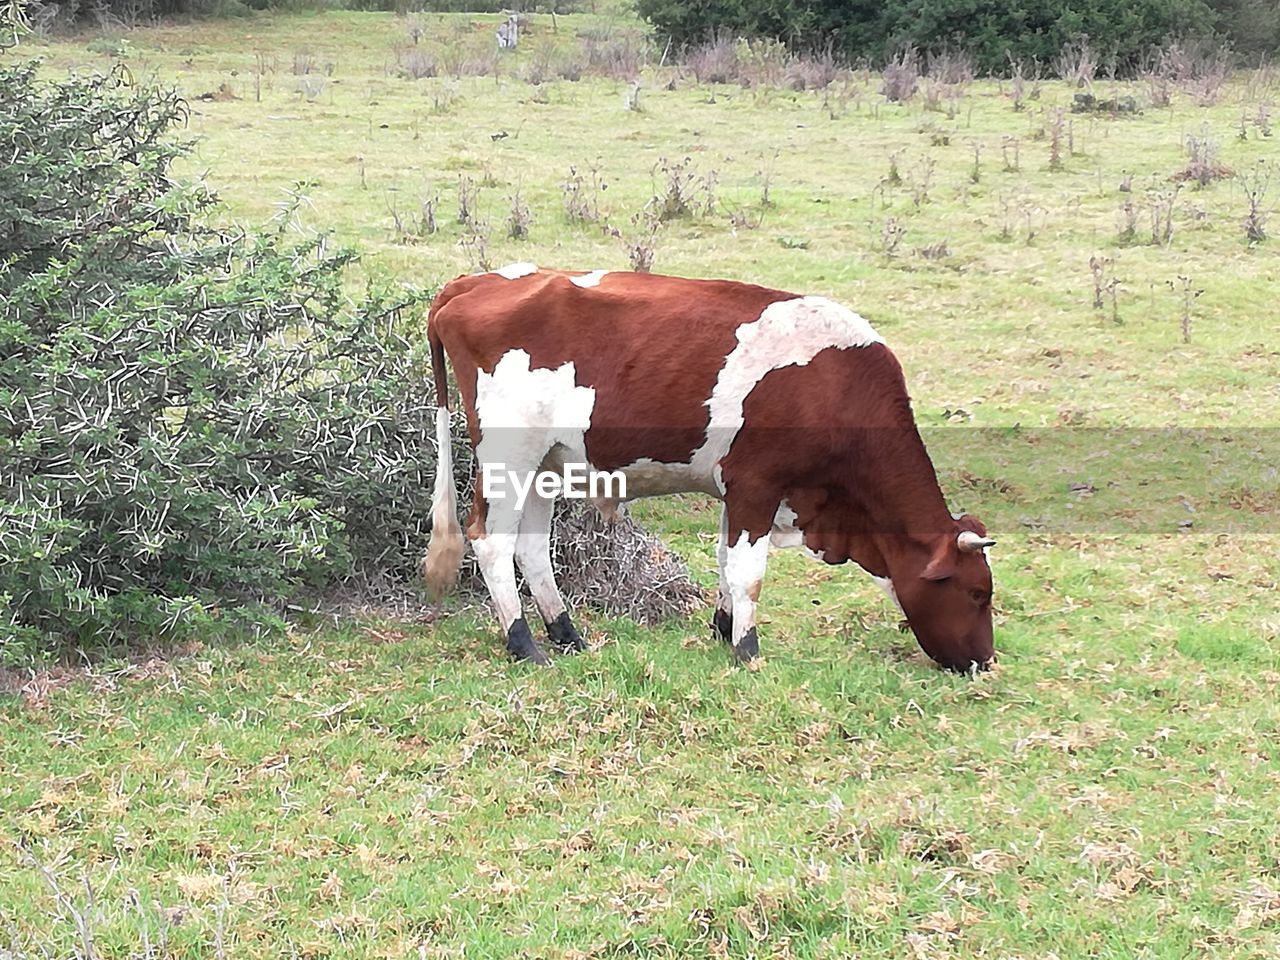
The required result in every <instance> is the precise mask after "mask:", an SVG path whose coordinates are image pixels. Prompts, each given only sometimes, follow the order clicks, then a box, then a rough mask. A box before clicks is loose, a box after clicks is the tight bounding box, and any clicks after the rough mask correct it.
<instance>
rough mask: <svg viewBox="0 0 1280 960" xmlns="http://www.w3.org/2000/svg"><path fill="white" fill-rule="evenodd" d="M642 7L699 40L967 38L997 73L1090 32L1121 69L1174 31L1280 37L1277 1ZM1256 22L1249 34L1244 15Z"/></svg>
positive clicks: (722, 1) (1050, 54)
mask: <svg viewBox="0 0 1280 960" xmlns="http://www.w3.org/2000/svg"><path fill="white" fill-rule="evenodd" d="M636 8H637V10H638V11H639V13H640V15H641V16H642V17H644V18H645V19H646V20H648V21H649V22H650V23H651V24H653V25H654V27H656V28H657V29H658V31H659V32H660V33H662V34H665V35H667V36H670V37H672V38H673V39H674V40H675V42H677V43H680V44H697V43H702V42H705V41H708V40H710V39H713V38H714V37H716V36H717V35H719V34H723V33H727V34H729V35H731V36H734V37H748V38H757V37H766V38H773V39H778V40H785V41H786V42H787V43H789V44H790V45H791V46H792V47H793V48H794V49H798V50H815V49H822V48H824V47H825V46H826V45H827V44H831V45H832V49H833V50H834V51H836V52H837V53H838V54H840V55H842V56H843V57H845V58H848V59H854V58H858V57H870V58H872V59H876V60H881V61H883V60H885V59H887V58H888V57H889V56H890V55H891V54H892V53H893V52H894V51H895V50H897V49H900V48H901V47H902V46H904V45H912V46H915V47H917V48H919V49H920V50H922V51H926V52H935V51H940V50H943V49H947V48H951V49H955V48H956V45H957V44H958V45H959V46H960V47H962V48H964V49H965V50H968V51H970V52H971V53H972V56H973V58H974V61H975V64H976V66H977V67H978V68H979V69H981V70H984V71H986V72H988V73H994V72H998V71H1000V70H1002V69H1003V68H1004V66H1005V64H1006V63H1008V62H1009V59H1010V58H1012V59H1013V60H1014V61H1017V62H1028V63H1029V62H1033V61H1037V60H1038V61H1039V62H1041V63H1050V62H1052V61H1053V60H1054V58H1055V57H1056V56H1057V55H1058V54H1059V52H1060V51H1062V50H1063V49H1064V48H1066V47H1067V46H1068V45H1070V44H1073V43H1076V44H1078V43H1079V41H1080V40H1081V38H1083V37H1088V38H1089V40H1090V41H1091V42H1092V44H1093V46H1094V48H1095V49H1098V50H1103V51H1106V52H1107V53H1108V54H1110V55H1114V57H1115V59H1116V62H1117V64H1118V66H1119V67H1120V68H1121V69H1129V68H1132V67H1134V66H1136V65H1137V63H1138V62H1139V60H1140V59H1141V57H1142V56H1143V54H1144V52H1145V51H1147V50H1149V49H1151V48H1152V47H1155V46H1157V45H1159V44H1161V43H1164V42H1165V41H1167V40H1169V39H1170V38H1173V37H1183V38H1208V37H1222V36H1229V37H1231V38H1233V39H1234V40H1235V41H1236V42H1237V45H1238V46H1239V47H1240V48H1241V49H1245V48H1247V49H1248V50H1249V51H1250V52H1255V53H1256V52H1265V51H1268V50H1270V51H1275V50H1276V48H1277V46H1280V11H1278V8H1277V7H1276V4H1275V3H1274V0H1044V2H1042V3H1036V4H1030V5H1022V6H1018V5H1011V4H1008V3H1002V2H998V0H930V2H928V3H921V2H919V0H886V2H884V3H876V4H871V3H850V2H829V0H708V2H705V3H696V4H695V3H685V2H684V0H637V3H636ZM1246 22H1247V23H1250V24H1253V25H1254V26H1253V28H1252V29H1251V30H1250V31H1249V32H1248V33H1247V34H1242V33H1241V31H1240V24H1242V23H1246Z"/></svg>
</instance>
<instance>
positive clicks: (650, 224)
mask: <svg viewBox="0 0 1280 960" xmlns="http://www.w3.org/2000/svg"><path fill="white" fill-rule="evenodd" d="M631 227H632V233H631V234H630V235H629V236H628V235H624V234H623V233H622V232H621V231H620V230H618V229H616V228H614V227H610V228H608V231H607V232H608V233H610V234H611V235H612V236H614V237H616V238H617V239H618V240H620V241H621V242H622V248H623V250H625V251H626V254H627V262H628V263H629V264H630V265H631V269H632V270H634V271H635V272H636V273H650V272H652V271H653V263H654V258H655V257H656V255H657V251H658V237H659V234H660V233H661V231H662V227H663V220H662V218H661V217H660V216H659V215H658V213H657V212H656V211H655V210H654V209H653V206H652V204H648V205H646V206H645V208H644V209H643V210H641V211H640V212H639V213H636V214H633V215H632V216H631Z"/></svg>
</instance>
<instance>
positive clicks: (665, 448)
mask: <svg viewBox="0 0 1280 960" xmlns="http://www.w3.org/2000/svg"><path fill="white" fill-rule="evenodd" d="M574 275H577V274H572V273H569V272H566V271H554V270H540V271H539V272H537V273H535V274H531V275H529V276H527V277H520V278H519V279H516V280H504V279H502V278H501V277H498V276H496V275H493V274H480V275H478V276H465V277H459V278H457V279H456V280H453V281H451V282H449V283H448V284H446V285H445V288H444V289H443V290H442V291H441V292H440V294H439V296H438V297H437V298H436V301H435V303H434V304H433V305H432V310H431V321H430V322H431V327H432V330H433V333H434V335H435V336H438V337H439V338H440V339H441V341H443V343H444V346H445V348H446V350H447V351H448V354H449V359H450V361H451V363H452V364H453V369H454V375H455V377H456V379H457V382H458V388H459V390H460V392H461V393H462V396H463V399H464V401H465V405H466V410H467V425H468V427H469V429H470V432H471V439H472V442H473V443H477V442H478V441H479V425H478V423H477V422H476V418H475V415H474V410H475V396H476V378H477V371H479V370H485V371H487V372H488V371H492V370H493V369H494V367H496V366H497V364H498V361H499V360H501V359H502V356H503V355H504V354H505V353H507V352H508V351H510V350H517V349H518V350H524V351H525V352H526V353H528V354H529V357H530V366H531V367H532V368H534V369H538V368H543V369H555V368H557V367H560V366H563V365H564V364H566V363H570V362H572V363H573V364H574V369H575V374H576V377H575V379H576V380H577V382H578V383H579V384H584V385H587V386H590V387H592V388H593V389H595V391H596V399H595V406H594V408H593V409H592V413H591V426H590V429H588V430H587V432H586V436H585V438H584V440H585V443H586V449H587V456H588V458H589V459H590V461H591V463H592V464H593V465H594V466H595V467H596V468H597V469H600V470H616V469H618V468H619V467H622V466H626V465H627V464H630V463H634V462H635V461H636V460H640V459H644V458H648V459H652V460H654V461H657V462H659V463H687V462H688V461H689V460H690V458H691V457H692V456H693V452H694V451H695V450H697V449H698V448H699V447H700V446H701V445H702V443H703V441H704V440H705V439H706V435H707V427H708V425H709V424H710V418H711V412H710V410H709V409H708V408H707V405H706V401H707V399H708V398H709V397H710V396H711V394H712V391H713V390H714V389H715V384H716V379H717V377H718V376H719V374H720V371H721V369H723V367H724V364H725V358H726V357H728V356H729V354H730V353H732V352H733V348H734V347H735V346H736V344H737V332H738V327H740V326H741V325H742V324H743V323H746V322H750V321H753V320H756V319H757V318H758V317H759V316H760V314H761V313H762V312H764V309H765V307H767V306H768V305H769V304H771V303H775V302H777V301H779V300H794V299H795V298H796V295H795V294H794V293H785V292H783V291H780V290H771V289H768V288H766V287H758V286H754V285H752V284H746V283H735V282H732V281H725V280H686V279H682V278H677V277H661V276H654V275H649V274H628V273H610V274H609V277H608V282H607V283H602V284H601V285H600V286H596V287H578V286H576V285H574V284H567V283H564V282H563V280H564V278H565V277H568V276H574Z"/></svg>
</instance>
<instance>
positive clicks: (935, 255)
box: [916, 240, 951, 260]
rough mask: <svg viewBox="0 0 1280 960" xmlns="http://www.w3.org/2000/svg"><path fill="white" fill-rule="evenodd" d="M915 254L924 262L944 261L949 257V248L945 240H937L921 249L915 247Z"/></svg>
mask: <svg viewBox="0 0 1280 960" xmlns="http://www.w3.org/2000/svg"><path fill="white" fill-rule="evenodd" d="M916 254H917V255H918V256H921V257H923V258H924V259H926V260H945V259H947V257H949V256H951V246H950V244H948V243H947V241H946V240H939V241H937V242H936V243H930V244H927V245H926V246H923V247H916Z"/></svg>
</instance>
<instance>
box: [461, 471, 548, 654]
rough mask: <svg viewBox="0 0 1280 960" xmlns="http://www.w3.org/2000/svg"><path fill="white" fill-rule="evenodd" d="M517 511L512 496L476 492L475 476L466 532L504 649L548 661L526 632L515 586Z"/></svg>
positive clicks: (477, 485)
mask: <svg viewBox="0 0 1280 960" xmlns="http://www.w3.org/2000/svg"><path fill="white" fill-rule="evenodd" d="M520 513H521V512H520V511H519V510H517V509H516V506H515V499H514V498H513V497H503V498H495V499H493V500H492V501H486V500H485V499H484V498H483V497H482V495H481V494H480V481H479V479H477V481H476V498H475V503H474V504H473V506H472V516H471V523H470V524H469V525H468V528H467V534H468V536H470V537H471V549H472V550H473V551H475V555H476V560H478V561H479V563H480V572H481V573H482V574H483V575H484V582H485V586H486V587H488V588H489V596H490V598H492V600H493V606H494V612H495V613H497V615H498V622H499V623H500V624H501V625H502V629H503V630H505V631H506V634H507V652H508V653H510V654H511V656H513V657H514V658H515V659H517V660H530V661H532V662H533V663H549V662H550V661H549V660H548V659H547V655H546V654H545V653H543V652H542V648H541V647H539V646H538V642H537V641H536V640H535V639H534V638H533V634H532V633H530V632H529V624H528V623H526V622H525V619H524V614H523V610H522V609H521V607H520V592H519V590H518V589H517V587H516V565H515V555H516V546H517V542H518V540H519V537H518V532H519V529H520Z"/></svg>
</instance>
